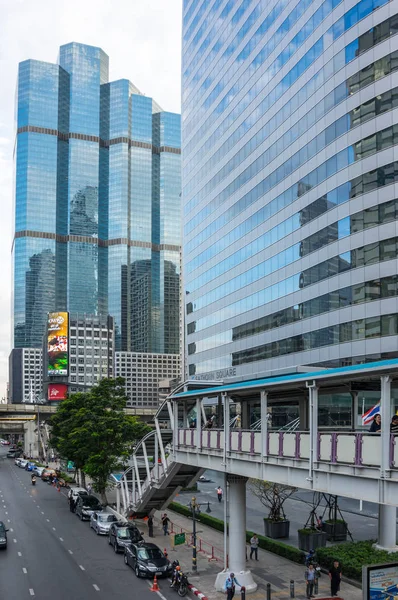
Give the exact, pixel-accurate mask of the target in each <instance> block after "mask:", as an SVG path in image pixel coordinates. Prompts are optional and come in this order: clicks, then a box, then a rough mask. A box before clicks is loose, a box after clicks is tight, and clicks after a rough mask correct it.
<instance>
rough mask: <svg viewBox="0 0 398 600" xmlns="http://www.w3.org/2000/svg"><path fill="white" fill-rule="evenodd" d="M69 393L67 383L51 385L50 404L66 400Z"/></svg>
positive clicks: (49, 391) (49, 387)
mask: <svg viewBox="0 0 398 600" xmlns="http://www.w3.org/2000/svg"><path fill="white" fill-rule="evenodd" d="M67 393H68V386H67V385H66V384H65V383H49V384H48V392H47V397H48V401H49V402H58V400H65V398H66V395H67Z"/></svg>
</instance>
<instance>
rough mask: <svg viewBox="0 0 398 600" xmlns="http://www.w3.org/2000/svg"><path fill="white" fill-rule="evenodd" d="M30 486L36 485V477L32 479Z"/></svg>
mask: <svg viewBox="0 0 398 600" xmlns="http://www.w3.org/2000/svg"><path fill="white" fill-rule="evenodd" d="M32 485H36V477H32Z"/></svg>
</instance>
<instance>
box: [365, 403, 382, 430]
mask: <svg viewBox="0 0 398 600" xmlns="http://www.w3.org/2000/svg"><path fill="white" fill-rule="evenodd" d="M377 414H380V402H378V403H377V404H375V405H374V406H373V408H370V409H369V410H368V411H367V412H366V413H365V414H364V415H362V425H369V423H371V422H372V421H373V417H374V416H375V415H377Z"/></svg>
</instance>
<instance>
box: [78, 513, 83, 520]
mask: <svg viewBox="0 0 398 600" xmlns="http://www.w3.org/2000/svg"><path fill="white" fill-rule="evenodd" d="M79 517H80V520H81V521H83V515H82V514H81V513H80V515H79Z"/></svg>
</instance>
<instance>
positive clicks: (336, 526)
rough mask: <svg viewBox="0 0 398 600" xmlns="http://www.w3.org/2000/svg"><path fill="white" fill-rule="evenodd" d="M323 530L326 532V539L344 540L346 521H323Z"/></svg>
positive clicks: (333, 540) (332, 540) (345, 536)
mask: <svg viewBox="0 0 398 600" xmlns="http://www.w3.org/2000/svg"><path fill="white" fill-rule="evenodd" d="M323 531H324V532H325V533H326V535H327V539H328V541H331V542H345V541H346V539H347V523H345V522H343V521H325V522H324V523H323Z"/></svg>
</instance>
